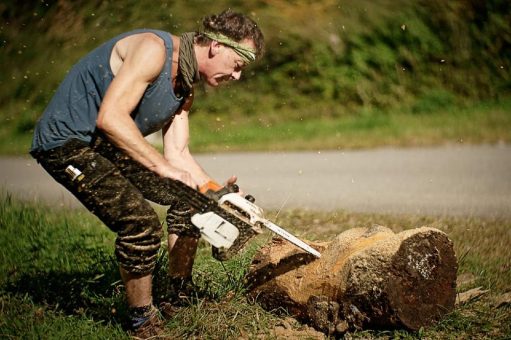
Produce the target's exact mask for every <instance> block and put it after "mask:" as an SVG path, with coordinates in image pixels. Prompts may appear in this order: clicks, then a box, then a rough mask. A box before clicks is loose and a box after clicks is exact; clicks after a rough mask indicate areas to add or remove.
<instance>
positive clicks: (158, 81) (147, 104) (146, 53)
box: [31, 11, 263, 337]
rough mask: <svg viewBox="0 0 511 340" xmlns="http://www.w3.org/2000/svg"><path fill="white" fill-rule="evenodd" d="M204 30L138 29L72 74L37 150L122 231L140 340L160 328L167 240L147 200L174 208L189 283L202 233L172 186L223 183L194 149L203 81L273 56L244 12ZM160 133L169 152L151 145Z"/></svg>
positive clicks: (177, 248) (48, 114) (121, 250)
mask: <svg viewBox="0 0 511 340" xmlns="http://www.w3.org/2000/svg"><path fill="white" fill-rule="evenodd" d="M203 26H204V29H203V31H201V32H200V33H185V34H183V35H182V36H181V37H180V38H179V37H175V36H172V35H171V34H170V33H168V32H163V31H158V30H148V29H144V30H137V31H132V32H127V33H124V34H121V35H119V36H117V37H115V38H113V39H111V40H109V41H107V42H106V43H104V44H103V45H101V46H99V47H98V48H96V49H95V50H93V51H92V52H90V53H89V54H88V55H86V56H85V57H84V58H83V59H81V60H80V61H79V62H78V63H77V64H76V65H75V66H74V67H73V68H72V69H71V70H70V72H69V73H68V75H67V76H66V78H65V79H64V81H63V82H62V84H61V85H60V86H59V88H58V90H57V92H56V93H55V95H54V97H53V98H52V100H51V102H50V103H49V105H48V107H47V108H46V110H45V112H44V114H43V115H42V117H41V119H40V120H39V122H38V123H37V126H36V128H35V132H34V139H33V143H32V149H31V154H32V155H33V156H34V157H35V158H36V159H37V160H38V162H39V163H40V164H41V165H42V166H43V167H44V168H45V169H46V170H47V171H48V173H50V175H51V176H53V177H54V178H55V179H56V180H57V181H58V182H59V183H61V184H62V185H64V186H65V187H66V188H67V189H68V190H70V191H71V192H72V193H73V194H74V195H75V196H76V197H77V198H78V199H79V200H80V201H81V202H82V203H83V204H84V205H85V207H87V208H88V209H89V210H90V211H91V212H93V213H94V214H95V215H97V216H98V217H99V218H100V219H101V220H102V221H103V222H104V223H105V224H106V225H107V226H108V227H109V228H110V229H111V230H112V231H114V232H116V233H117V239H116V242H115V254H116V257H117V259H118V262H119V264H120V272H121V277H122V279H123V281H124V284H125V287H126V296H127V302H128V305H129V307H130V318H131V328H132V330H133V332H134V334H136V335H137V336H140V337H147V336H151V335H154V334H156V333H157V332H158V322H157V316H156V314H157V313H156V308H155V307H154V306H153V305H152V293H151V286H152V276H151V274H152V271H153V269H154V266H155V261H156V256H157V252H158V249H159V246H160V238H161V237H162V235H163V232H162V228H161V225H160V221H159V219H158V216H157V215H156V212H155V211H154V210H153V209H152V208H151V206H150V205H149V203H148V202H147V201H146V199H148V200H151V201H154V202H156V203H158V204H162V205H169V206H170V208H169V215H168V217H167V221H168V222H169V239H168V247H169V275H170V277H171V278H172V280H173V281H177V282H184V283H186V282H187V281H189V280H190V278H191V272H192V265H193V259H194V256H195V252H196V248H197V243H198V239H199V237H200V233H199V232H198V230H197V229H196V228H194V227H193V225H191V221H190V216H191V214H192V209H191V208H190V207H189V206H188V205H186V204H185V203H184V202H182V197H179V193H175V192H172V190H171V189H170V188H171V185H170V184H172V181H176V180H178V181H181V182H183V183H185V184H187V185H188V186H190V187H193V188H198V187H208V186H211V185H212V183H214V181H213V179H212V178H211V177H210V176H209V175H208V174H207V173H206V172H205V171H204V170H203V169H202V168H201V166H200V165H199V164H198V163H197V162H196V161H195V159H194V158H193V157H192V155H191V154H190V152H189V149H188V140H189V130H188V113H189V110H190V107H191V106H192V102H193V84H194V83H195V82H197V81H198V80H199V79H200V78H202V79H204V81H206V82H207V83H208V84H209V85H211V86H218V85H219V84H220V83H222V82H225V81H228V80H237V79H239V78H240V76H241V71H242V69H243V68H244V67H245V66H246V65H247V64H248V63H250V62H253V61H255V60H256V59H257V58H259V57H260V56H261V54H262V50H263V35H262V33H261V31H260V30H259V28H258V27H257V25H256V24H255V23H254V22H253V21H252V20H251V19H249V18H248V17H246V16H244V15H241V14H238V13H234V12H231V11H225V12H223V13H221V14H219V15H212V16H209V17H207V18H205V19H204V20H203ZM160 129H161V130H162V133H163V145H164V153H163V155H162V154H160V153H159V152H158V151H157V150H156V149H155V148H154V147H153V146H151V145H150V144H149V143H148V142H147V141H146V140H145V139H144V136H146V135H148V134H150V133H153V132H155V131H158V130H160ZM235 181H236V178H235V177H234V176H233V177H232V178H230V179H229V180H228V181H227V183H228V184H233V183H234V182H235ZM215 186H216V184H215Z"/></svg>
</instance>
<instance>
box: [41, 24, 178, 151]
mask: <svg viewBox="0 0 511 340" xmlns="http://www.w3.org/2000/svg"><path fill="white" fill-rule="evenodd" d="M144 32H152V33H154V34H156V35H158V36H159V37H160V38H162V39H163V41H164V42H165V47H166V51H167V58H166V60H165V65H164V66H163V69H162V71H161V73H160V75H159V76H158V78H157V79H156V80H155V81H154V82H153V83H151V84H150V85H149V86H148V87H147V89H146V91H145V92H144V95H143V96H142V98H141V100H140V102H139V104H138V106H137V107H136V108H135V110H134V111H133V112H132V113H131V116H132V118H133V120H134V121H135V124H136V125H137V127H138V128H139V129H140V132H142V135H144V136H147V135H149V134H151V133H153V132H156V131H158V130H160V129H162V128H163V126H164V125H165V124H167V123H168V122H169V121H170V120H171V119H172V117H173V116H174V114H175V113H176V111H177V110H178V109H179V107H180V106H181V103H182V99H180V98H177V97H176V95H175V93H174V90H173V88H172V38H171V36H170V34H169V33H168V32H164V31H158V30H149V29H141V30H135V31H131V32H127V33H123V34H121V35H118V36H116V37H115V38H113V39H111V40H109V41H107V42H105V43H104V44H102V45H101V46H99V47H97V48H96V49H94V50H93V51H92V52H90V53H89V54H87V55H86V56H85V57H84V58H82V59H81V60H80V61H79V62H78V63H77V64H76V65H74V66H73V67H72V68H71V70H70V71H69V73H68V75H67V76H66V77H65V79H64V81H63V82H62V83H61V84H60V86H59V88H58V89H57V92H56V93H55V95H54V96H53V98H52V100H51V101H50V103H49V104H48V107H47V108H46V110H45V111H44V113H43V115H42V117H41V119H40V120H39V121H38V123H37V124H36V127H35V130H34V138H33V140H32V147H31V151H46V150H50V149H53V148H55V147H57V146H61V145H63V144H64V143H65V142H66V141H67V140H69V139H72V138H75V139H79V140H82V141H84V142H86V143H89V142H90V141H91V140H92V138H93V136H94V134H95V132H96V119H97V117H98V112H99V106H100V105H101V102H102V100H103V97H104V96H105V92H106V90H107V89H108V86H109V85H110V83H111V82H112V79H113V78H114V75H113V73H112V70H111V68H110V56H111V54H112V50H113V47H114V45H115V44H116V43H117V42H118V41H119V40H121V39H122V38H125V37H127V36H129V35H133V34H137V33H144Z"/></svg>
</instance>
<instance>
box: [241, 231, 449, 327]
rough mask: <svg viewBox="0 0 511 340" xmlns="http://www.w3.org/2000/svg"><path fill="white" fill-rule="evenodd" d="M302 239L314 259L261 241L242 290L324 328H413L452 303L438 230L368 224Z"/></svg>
mask: <svg viewBox="0 0 511 340" xmlns="http://www.w3.org/2000/svg"><path fill="white" fill-rule="evenodd" d="M310 244H311V246H312V247H314V248H316V249H317V250H318V251H320V253H321V258H320V259H316V258H315V257H313V256H312V255H310V254H307V253H304V252H303V251H301V250H300V249H298V248H296V247H295V246H293V245H292V244H290V243H289V242H287V241H285V240H282V239H279V238H274V239H273V240H272V242H271V243H270V244H268V245H267V246H265V247H264V248H262V249H261V250H260V251H259V252H258V253H257V254H256V256H255V258H254V260H253V262H252V265H251V268H250V271H249V274H248V275H247V284H248V287H249V295H250V296H251V297H252V298H254V299H255V300H257V301H258V302H259V303H260V304H261V305H262V306H263V307H264V308H265V309H267V310H278V309H279V308H285V309H286V310H287V311H288V312H290V313H291V314H292V315H293V316H294V317H296V318H298V319H299V320H301V321H303V322H306V323H309V324H311V325H312V326H314V327H315V328H317V329H319V330H321V331H323V332H325V333H327V334H342V333H344V332H346V331H348V330H355V329H395V328H405V329H409V330H418V329H419V328H421V327H423V326H429V325H432V324H433V323H435V322H436V321H438V320H439V319H440V318H441V317H442V316H443V315H445V314H446V313H448V312H449V311H451V310H452V309H453V308H454V302H455V298H456V271H457V261H456V255H455V253H454V249H453V244H452V242H451V241H450V240H449V238H448V237H447V235H446V234H445V233H443V232H442V231H440V230H437V229H434V228H425V227H424V228H417V229H412V230H407V231H403V232H401V233H398V234H395V233H394V232H392V231H391V230H390V229H388V228H385V227H382V226H373V227H370V228H355V229H351V230H347V231H345V232H343V233H342V234H340V235H338V236H337V237H336V238H335V239H334V240H333V241H331V242H322V243H314V242H310Z"/></svg>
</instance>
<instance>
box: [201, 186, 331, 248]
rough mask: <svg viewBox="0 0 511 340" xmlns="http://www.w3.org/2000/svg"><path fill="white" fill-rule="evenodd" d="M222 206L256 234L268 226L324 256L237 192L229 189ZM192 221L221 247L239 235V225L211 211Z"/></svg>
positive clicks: (299, 245) (203, 234)
mask: <svg viewBox="0 0 511 340" xmlns="http://www.w3.org/2000/svg"><path fill="white" fill-rule="evenodd" d="M218 206H219V207H221V208H222V209H224V210H225V211H227V212H228V213H230V214H232V215H234V216H235V217H237V219H239V220H241V221H243V222H244V224H248V225H250V226H251V229H252V230H251V231H252V233H253V235H256V234H260V233H261V232H262V227H263V226H264V227H266V228H268V229H270V230H271V231H273V232H275V233H276V234H278V235H279V236H281V237H283V238H285V239H286V240H288V241H290V242H291V243H293V244H294V245H296V246H298V247H300V248H302V249H303V250H305V251H307V252H308V253H310V254H312V255H314V256H316V257H318V258H319V257H320V256H321V255H320V253H319V252H318V251H317V250H315V249H314V248H312V247H310V246H309V245H308V244H306V243H305V242H303V241H301V240H300V239H298V238H297V237H295V236H294V235H292V234H290V233H289V232H287V231H286V230H284V229H282V228H281V227H279V226H277V225H276V224H274V223H272V222H271V221H269V220H267V219H266V218H264V212H263V210H262V209H261V208H260V207H258V206H257V205H255V204H254V203H253V202H251V201H249V200H248V199H246V198H243V197H242V196H240V195H239V194H237V193H235V192H227V193H225V194H223V195H222V196H220V197H219V199H218ZM192 223H193V224H194V225H195V226H196V227H197V228H199V230H200V232H201V234H202V236H203V238H204V239H205V240H206V241H208V242H209V243H211V245H213V246H214V247H217V248H220V249H221V248H224V249H229V248H230V247H231V246H232V245H233V244H234V243H235V242H236V240H237V239H238V237H239V229H238V228H237V226H235V225H234V224H233V223H231V222H229V221H227V220H226V219H224V218H222V217H221V216H219V215H217V214H215V213H214V212H211V211H208V212H203V213H197V214H195V215H193V216H192Z"/></svg>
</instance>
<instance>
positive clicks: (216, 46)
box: [209, 40, 222, 57]
mask: <svg viewBox="0 0 511 340" xmlns="http://www.w3.org/2000/svg"><path fill="white" fill-rule="evenodd" d="M221 48H222V44H220V43H219V42H218V41H216V40H212V41H211V44H210V45H209V54H210V55H211V56H212V57H214V56H216V55H217V54H218V53H220V49H221Z"/></svg>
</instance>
